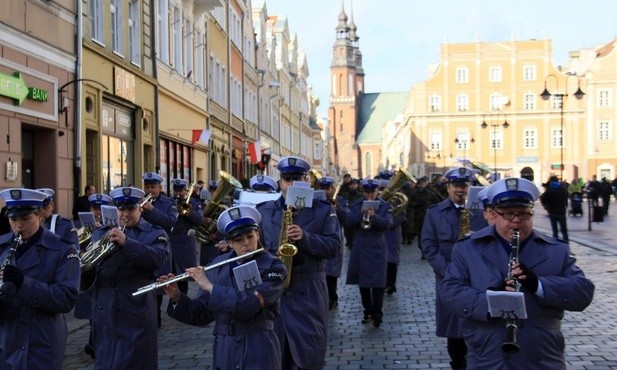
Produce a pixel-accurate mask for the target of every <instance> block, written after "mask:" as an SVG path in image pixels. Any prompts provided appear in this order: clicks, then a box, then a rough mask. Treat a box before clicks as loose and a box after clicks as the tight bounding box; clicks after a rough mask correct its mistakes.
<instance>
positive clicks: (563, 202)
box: [540, 176, 569, 243]
mask: <svg viewBox="0 0 617 370" xmlns="http://www.w3.org/2000/svg"><path fill="white" fill-rule="evenodd" d="M540 203H542V206H543V207H544V209H546V212H547V213H548V217H549V219H550V220H551V228H552V229H553V237H554V238H558V237H559V229H561V235H563V240H564V241H565V242H566V243H568V240H569V238H568V220H567V217H566V214H567V208H568V191H567V190H566V189H565V188H564V187H563V186H561V183H560V182H559V178H558V177H557V176H551V177H550V178H549V179H548V182H547V186H546V190H545V191H544V193H542V195H541V196H540ZM558 225H559V227H557V226H558Z"/></svg>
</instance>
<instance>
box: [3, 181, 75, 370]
mask: <svg viewBox="0 0 617 370" xmlns="http://www.w3.org/2000/svg"><path fill="white" fill-rule="evenodd" d="M0 197H2V199H3V200H4V202H5V204H6V207H7V216H8V218H9V223H10V225H11V232H10V233H8V234H4V235H2V236H0V261H2V265H3V266H4V267H3V269H2V271H1V272H0V279H1V281H2V283H1V284H0V285H1V287H0V322H1V325H0V369H23V370H26V369H28V370H29V369H57V370H60V369H62V362H63V361H64V351H65V347H66V340H67V334H68V333H67V330H66V325H67V324H66V321H65V318H64V314H65V313H67V312H70V311H71V310H72V309H73V306H74V305H75V301H76V300H77V295H78V292H79V275H80V270H79V255H78V254H77V251H76V250H75V246H74V245H73V244H72V243H71V242H70V241H67V240H64V239H62V238H60V237H59V236H58V235H56V234H54V233H52V232H51V231H49V230H47V229H46V228H44V227H43V226H42V217H41V207H42V206H43V201H44V200H45V199H47V197H48V196H47V194H45V193H41V192H39V191H36V190H31V189H7V190H3V191H1V192H0Z"/></svg>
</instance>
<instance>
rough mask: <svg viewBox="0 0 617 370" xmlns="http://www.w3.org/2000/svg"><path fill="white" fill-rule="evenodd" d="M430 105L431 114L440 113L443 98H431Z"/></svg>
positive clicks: (434, 96) (429, 99)
mask: <svg viewBox="0 0 617 370" xmlns="http://www.w3.org/2000/svg"><path fill="white" fill-rule="evenodd" d="M428 105H429V110H430V111H431V112H439V111H440V110H441V97H440V96H438V95H433V96H431V97H429V98H428Z"/></svg>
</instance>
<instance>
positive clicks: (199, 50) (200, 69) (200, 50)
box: [195, 31, 206, 89]
mask: <svg viewBox="0 0 617 370" xmlns="http://www.w3.org/2000/svg"><path fill="white" fill-rule="evenodd" d="M195 39H196V40H197V42H198V44H197V46H196V47H195V53H196V54H197V55H196V59H197V85H199V87H201V88H202V89H204V88H205V86H206V85H205V78H204V76H205V73H204V72H205V71H204V69H205V68H204V67H205V60H204V55H205V54H204V50H205V48H206V45H205V39H204V37H203V35H202V33H201V32H200V31H198V32H197V36H196V37H195Z"/></svg>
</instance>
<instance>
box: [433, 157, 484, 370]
mask: <svg viewBox="0 0 617 370" xmlns="http://www.w3.org/2000/svg"><path fill="white" fill-rule="evenodd" d="M473 176H474V173H473V171H471V170H470V169H468V168H465V167H459V168H453V169H451V170H449V171H448V172H446V173H445V175H444V178H445V179H446V181H447V185H446V190H447V193H448V198H447V199H445V200H443V201H441V202H440V203H438V204H436V205H434V206H432V207H430V208H429V209H428V211H427V213H426V216H425V218H424V225H423V227H422V253H423V255H424V257H425V258H426V259H427V261H428V263H429V264H430V265H431V267H432V268H433V271H434V272H435V286H437V285H439V283H440V282H441V280H442V279H443V277H444V275H445V273H446V268H447V267H448V264H449V263H450V256H451V255H452V246H453V245H454V243H455V242H456V241H457V238H458V235H459V228H460V227H461V225H462V224H463V222H468V223H469V225H472V224H473V225H477V224H480V223H483V226H486V225H487V224H486V221H485V220H484V218H483V216H482V213H481V212H474V211H470V212H469V219H468V220H463V219H462V218H461V214H462V210H463V209H464V207H465V201H466V198H467V191H468V187H469V183H470V182H471V180H472V179H473ZM476 230H477V229H476ZM474 231H475V230H474ZM435 316H436V317H435V323H436V326H437V327H436V334H437V336H438V337H446V338H448V340H447V348H448V354H449V355H450V359H451V362H450V366H452V369H464V368H465V366H466V365H465V364H466V362H465V356H466V354H467V347H466V346H465V341H464V340H463V331H462V321H461V319H459V318H458V317H456V316H454V315H453V314H451V313H450V312H449V311H448V310H447V309H446V307H445V306H444V305H443V302H442V301H441V298H440V297H439V296H436V299H435Z"/></svg>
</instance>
